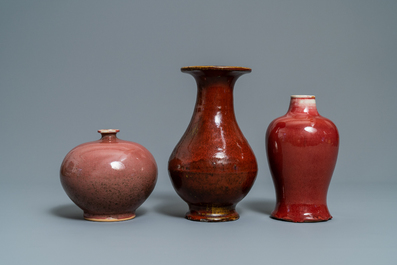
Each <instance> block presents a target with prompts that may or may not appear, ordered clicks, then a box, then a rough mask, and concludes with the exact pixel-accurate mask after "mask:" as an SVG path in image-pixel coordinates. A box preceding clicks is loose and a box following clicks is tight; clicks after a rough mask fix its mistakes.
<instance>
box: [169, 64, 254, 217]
mask: <svg viewBox="0 0 397 265" xmlns="http://www.w3.org/2000/svg"><path fill="white" fill-rule="evenodd" d="M181 70H182V72H185V73H189V74H191V75H192V76H193V77H194V78H195V79H196V82H197V100H196V105H195V108H194V112H193V116H192V119H191V121H190V124H189V126H188V128H187V130H186V132H185V134H184V135H183V136H182V138H181V140H180V141H179V143H178V144H177V146H176V147H175V149H174V151H173V152H172V154H171V156H170V159H169V163H168V171H169V175H170V178H171V181H172V184H173V186H174V188H175V190H176V192H177V193H178V195H179V196H180V197H181V198H182V199H183V200H184V201H185V202H187V203H188V205H189V212H187V214H186V218H187V219H189V220H193V221H202V222H219V221H233V220H237V219H238V218H239V214H238V213H237V212H236V210H235V207H236V204H237V203H238V202H239V201H241V200H242V199H243V198H244V197H245V196H246V195H247V193H248V192H249V190H250V189H251V187H252V185H253V184H254V181H255V178H256V175H257V171H258V166H257V162H256V158H255V156H254V153H253V151H252V150H251V147H250V146H249V144H248V142H247V140H246V139H245V137H244V135H243V134H242V132H241V130H240V128H239V126H238V125H237V121H236V118H235V114H234V106H233V87H234V83H235V82H236V79H237V78H238V77H239V76H241V75H242V74H244V73H247V72H250V71H251V69H249V68H243V67H226V66H223V67H222V66H192V67H184V68H182V69H181Z"/></svg>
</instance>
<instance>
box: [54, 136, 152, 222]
mask: <svg viewBox="0 0 397 265" xmlns="http://www.w3.org/2000/svg"><path fill="white" fill-rule="evenodd" d="M118 131H119V130H117V129H106V130H99V131H98V132H99V133H101V135H102V137H101V139H100V140H97V141H93V142H88V143H84V144H81V145H79V146H77V147H75V148H74V149H72V150H71V151H70V152H69V153H68V154H67V155H66V157H65V159H64V160H63V162H62V165H61V170H60V177H61V183H62V186H63V188H64V190H65V192H66V193H67V195H68V196H69V197H70V199H71V200H72V201H73V202H74V203H75V204H76V205H77V206H79V207H80V208H81V209H82V210H83V211H84V218H85V219H86V220H90V221H103V222H106V221H107V222H111V221H123V220H129V219H132V218H134V217H135V210H136V209H137V208H138V207H139V206H140V205H141V204H142V203H143V202H144V201H145V200H146V199H147V198H148V197H149V195H150V194H151V192H152V191H153V189H154V186H155V184H156V180H157V165H156V161H155V160H154V157H153V156H152V155H151V153H150V152H149V151H148V150H147V149H146V148H145V147H143V146H142V145H140V144H137V143H134V142H129V141H124V140H121V139H119V138H117V136H116V133H117V132H118Z"/></svg>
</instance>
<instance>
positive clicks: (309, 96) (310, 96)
mask: <svg viewBox="0 0 397 265" xmlns="http://www.w3.org/2000/svg"><path fill="white" fill-rule="evenodd" d="M291 98H316V96H314V95H291Z"/></svg>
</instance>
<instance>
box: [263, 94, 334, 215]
mask: <svg viewBox="0 0 397 265" xmlns="http://www.w3.org/2000/svg"><path fill="white" fill-rule="evenodd" d="M338 148H339V134H338V130H337V128H336V126H335V125H334V124H333V123H332V121H330V120H329V119H326V118H324V117H322V116H320V114H318V112H317V108H316V101H315V97H314V96H308V95H294V96H291V103H290V106H289V110H288V112H287V114H285V115H284V116H282V117H279V118H277V119H275V120H274V121H272V122H271V123H270V125H269V127H268V129H267V132H266V149H267V157H268V162H269V167H270V171H271V173H272V177H273V182H274V186H275V189H276V196H277V204H276V208H275V210H274V211H273V212H272V214H271V217H273V218H276V219H281V220H285V221H292V222H318V221H327V220H329V219H331V218H332V216H331V214H330V213H329V211H328V207H327V192H328V186H329V184H330V181H331V177H332V173H333V171H334V168H335V164H336V159H337V156H338Z"/></svg>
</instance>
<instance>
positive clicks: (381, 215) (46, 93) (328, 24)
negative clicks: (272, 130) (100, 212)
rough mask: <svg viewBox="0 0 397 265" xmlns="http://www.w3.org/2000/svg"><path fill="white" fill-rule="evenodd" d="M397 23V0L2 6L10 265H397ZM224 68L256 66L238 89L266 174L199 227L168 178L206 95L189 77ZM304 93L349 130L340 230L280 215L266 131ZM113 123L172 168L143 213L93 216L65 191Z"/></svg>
mask: <svg viewBox="0 0 397 265" xmlns="http://www.w3.org/2000/svg"><path fill="white" fill-rule="evenodd" d="M396 14H397V2H396V1H364V0H363V1H216V0H215V1H1V2H0V89H1V97H0V108H1V109H0V120H1V125H2V134H1V135H2V139H3V141H1V144H0V150H1V151H0V152H1V159H0V207H1V223H0V224H1V226H0V235H1V241H0V259H2V260H3V261H6V263H4V262H2V263H4V264H70V263H71V262H74V263H75V264H80V263H83V262H87V263H88V262H90V263H98V264H105V263H110V262H118V263H121V262H130V263H131V262H134V263H137V262H140V263H143V264H145V263H147V264H151V263H154V262H158V263H161V264H170V263H171V262H172V263H173V264H185V263H189V264H203V263H209V262H211V263H222V264H223V263H228V264H237V263H243V262H244V263H247V262H250V263H253V264H259V263H265V262H269V263H273V264H287V263H294V264H307V263H321V264H335V263H340V264H375V263H378V264H394V263H395V260H396V258H397V254H395V249H397V239H396V237H397V230H396V229H395V225H394V222H395V221H394V220H396V217H397V216H396V203H397V195H396V194H397V193H396V190H397V180H396V173H395V167H393V165H394V164H395V160H396V152H395V150H396V147H397V144H396V141H395V135H396V130H397V119H396V118H395V114H396V113H397V104H395V97H396V95H397V92H396V84H397V49H396V47H397V16H396ZM210 64H221V65H237V66H245V67H251V68H252V69H253V71H252V73H251V74H248V75H244V76H243V77H241V78H240V79H239V80H238V81H237V83H236V87H235V94H234V95H235V111H236V116H237V120H238V122H239V125H240V127H241V129H242V131H243V133H244V135H245V136H246V138H247V139H248V141H249V142H250V144H251V146H252V148H253V150H254V152H255V154H256V157H257V159H258V163H259V174H258V178H257V181H256V183H255V185H254V187H253V189H252V190H251V193H250V194H249V195H248V196H247V197H246V198H245V200H243V201H242V202H241V203H240V204H239V205H238V210H239V212H240V213H241V219H240V220H238V221H236V222H230V223H222V224H207V223H205V224H201V223H195V222H189V221H187V220H185V219H183V218H182V216H183V214H184V212H185V211H186V210H187V207H186V206H185V204H184V203H183V202H182V201H181V200H180V199H179V197H178V196H177V195H176V193H175V192H174V190H173V188H172V186H171V183H170V181H169V178H168V176H167V170H166V169H167V161H168V157H169V155H170V153H171V152H172V149H173V148H174V147H175V145H176V143H177V142H178V140H179V139H180V137H181V136H182V134H183V132H184V130H185V129H186V127H187V125H188V123H189V120H190V117H191V114H192V111H193V105H194V102H195V96H196V88H195V82H194V80H193V78H192V77H190V76H189V75H186V74H182V73H181V72H180V71H179V69H180V67H182V66H188V65H210ZM291 94H314V95H316V96H317V105H318V110H319V112H320V114H322V115H323V116H325V117H327V118H329V119H331V120H332V121H334V123H335V124H336V125H337V126H338V129H339V133H340V136H341V146H340V153H339V158H338V163H337V167H336V170H335V173H334V177H333V180H332V183H331V187H330V191H329V197H328V198H329V207H330V211H331V214H332V215H333V216H334V219H333V220H331V221H329V222H325V223H318V224H291V223H286V222H280V221H276V220H272V219H270V218H269V213H270V211H271V210H272V208H273V205H274V202H275V198H274V190H273V184H272V181H271V177H270V173H269V170H268V166H267V161H266V155H265V151H264V148H263V146H264V133H265V130H266V127H267V125H268V124H269V123H270V121H271V120H273V119H274V118H276V117H278V116H281V115H283V114H284V113H285V112H286V111H287V108H288V103H289V96H290V95H291ZM100 128H119V129H121V132H120V133H119V136H120V138H122V139H125V140H131V141H135V142H138V143H140V144H142V145H144V146H145V147H146V148H148V149H149V150H150V151H151V152H152V154H153V155H154V157H155V158H156V161H157V163H158V167H159V180H158V183H157V186H156V189H155V190H154V192H153V194H152V196H151V197H150V198H149V199H148V200H147V201H146V202H145V204H144V205H143V206H142V207H141V208H140V209H139V210H138V217H137V218H136V219H134V220H131V221H127V222H122V223H113V224H103V223H92V222H86V221H83V220H82V219H81V211H80V210H79V209H78V208H77V207H76V206H74V205H73V204H72V203H71V201H70V200H69V199H68V198H67V196H66V194H65V193H64V192H63V190H62V187H61V185H60V183H59V176H58V171H59V166H60V164H61V162H62V159H63V157H64V156H65V155H66V153H67V152H68V151H69V150H70V149H72V148H73V147H75V146H76V145H78V144H80V143H83V142H87V141H91V140H95V139H98V137H99V135H98V134H97V133H96V130H97V129H100ZM145 260H146V262H145Z"/></svg>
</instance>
